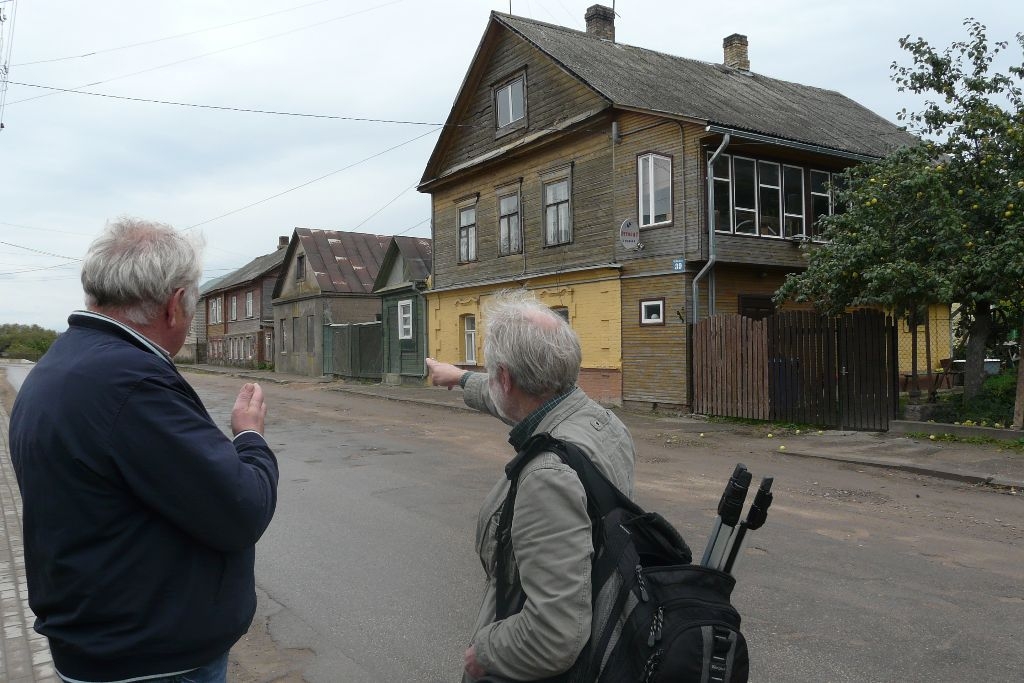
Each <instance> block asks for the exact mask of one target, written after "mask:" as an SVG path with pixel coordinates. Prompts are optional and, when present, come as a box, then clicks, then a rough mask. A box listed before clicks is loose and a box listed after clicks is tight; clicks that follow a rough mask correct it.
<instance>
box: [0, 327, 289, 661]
mask: <svg viewBox="0 0 1024 683" xmlns="http://www.w3.org/2000/svg"><path fill="white" fill-rule="evenodd" d="M68 324H69V325H70V327H69V329H68V331H67V332H65V333H64V334H62V335H60V337H58V339H57V340H56V342H54V344H53V346H51V347H50V350H49V351H48V352H47V353H46V355H45V356H43V358H42V359H41V360H40V362H39V364H38V365H36V366H35V368H33V369H32V371H31V372H30V373H29V375H28V377H27V378H26V379H25V382H24V385H23V386H22V388H21V391H20V392H19V393H18V397H17V400H16V401H15V403H14V408H13V410H12V412H11V428H10V450H11V459H12V460H13V462H14V468H15V472H16V473H17V477H18V485H19V487H20V488H21V495H22V499H23V505H24V508H23V524H24V544H25V568H26V573H27V578H28V591H29V605H30V606H31V608H32V610H33V612H35V614H36V617H37V619H36V630H37V631H39V632H40V633H42V634H44V635H45V636H47V638H49V641H50V649H51V652H52V653H53V661H54V664H55V665H56V667H57V670H58V671H59V672H60V673H61V674H63V675H65V676H67V677H69V678H75V679H79V680H86V681H114V680H122V679H125V678H131V677H136V676H145V675H152V674H160V673H170V672H177V671H182V670H187V669H190V668H195V667H197V666H201V665H203V664H205V663H207V662H209V661H210V660H212V659H214V658H215V657H217V656H218V655H220V654H222V653H224V652H226V651H227V650H228V649H229V648H230V647H231V646H232V645H233V644H234V643H235V642H236V641H237V640H238V639H239V638H240V637H241V636H242V635H243V634H244V633H245V632H246V630H247V629H248V627H249V624H250V622H251V621H252V617H253V614H254V612H255V609H256V592H255V583H254V577H253V562H254V558H255V544H256V541H257V540H258V539H259V538H260V536H261V535H262V534H263V531H264V530H265V529H266V528H267V525H268V524H269V523H270V519H271V517H272V516H273V514H274V508H275V506H276V504H277V480H278V470H277V461H276V459H275V458H274V454H273V453H272V452H271V450H270V447H269V446H268V445H267V443H266V441H264V439H263V437H261V436H260V435H259V434H256V433H255V432H246V433H243V434H240V435H239V436H238V437H236V438H235V440H234V442H232V441H231V440H230V439H229V438H228V437H227V436H225V435H224V433H223V432H222V431H221V430H220V429H219V428H218V427H217V425H216V424H215V423H214V422H213V420H212V419H211V418H210V415H209V414H208V413H207V412H206V408H204V407H203V404H202V402H201V401H200V400H199V397H198V396H197V395H196V393H195V391H193V389H192V387H191V386H189V384H188V383H187V382H186V381H185V380H184V379H183V378H182V377H181V375H180V374H178V371H177V370H176V369H175V367H174V366H173V364H172V363H171V362H170V359H169V358H168V357H167V356H166V355H165V354H163V353H162V352H161V351H159V350H158V349H157V348H155V347H153V346H152V345H151V344H150V343H148V342H147V340H145V339H144V338H142V337H140V336H138V335H135V334H134V333H132V332H131V331H130V330H127V329H126V328H123V327H121V326H120V325H118V324H116V323H114V322H113V321H110V320H109V319H106V318H103V317H101V316H96V315H94V314H91V313H76V314H73V315H72V316H71V317H70V318H69V319H68Z"/></svg>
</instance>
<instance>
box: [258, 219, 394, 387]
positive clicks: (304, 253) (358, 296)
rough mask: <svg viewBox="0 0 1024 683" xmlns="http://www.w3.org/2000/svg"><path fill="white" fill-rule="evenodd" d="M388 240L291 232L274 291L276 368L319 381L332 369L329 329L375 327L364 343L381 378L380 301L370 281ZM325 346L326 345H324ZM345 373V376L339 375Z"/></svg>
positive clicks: (303, 230) (348, 234)
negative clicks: (343, 326) (348, 326)
mask: <svg viewBox="0 0 1024 683" xmlns="http://www.w3.org/2000/svg"><path fill="white" fill-rule="evenodd" d="M391 239H392V238H391V236H390V235H369V234H365V233H359V232H342V231H337V230H314V229H311V228H295V231H294V232H293V233H292V236H291V240H290V241H289V243H288V248H287V250H286V252H285V255H284V265H283V268H282V270H281V275H280V277H279V278H278V280H277V284H276V286H275V287H274V291H273V316H274V320H275V322H276V328H275V331H276V334H275V336H276V348H275V352H274V369H275V371H277V372H288V373H294V374H300V375H309V376H313V377H318V376H321V375H325V374H332V373H333V372H334V370H335V363H334V358H335V352H336V351H338V349H335V348H333V346H332V345H333V340H334V335H333V334H332V333H331V329H330V328H331V327H332V326H342V325H354V324H369V325H376V326H377V329H376V330H375V334H376V335H377V336H376V337H375V338H374V340H373V341H372V343H371V342H370V341H366V342H365V343H364V347H365V348H364V351H365V350H369V352H370V355H371V356H372V358H371V361H374V362H375V363H376V370H375V372H373V373H370V374H371V375H374V374H375V375H376V376H377V377H379V375H380V337H379V335H380V332H379V324H380V313H381V305H380V297H379V296H377V295H376V294H374V293H373V285H374V281H375V280H376V278H377V274H378V273H379V272H380V267H381V263H382V262H383V260H384V254H385V251H386V250H387V247H388V244H389V243H390V242H391ZM325 342H326V343H325ZM341 374H347V373H344V372H343V373H341Z"/></svg>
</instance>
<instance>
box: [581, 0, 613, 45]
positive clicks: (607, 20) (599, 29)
mask: <svg viewBox="0 0 1024 683" xmlns="http://www.w3.org/2000/svg"><path fill="white" fill-rule="evenodd" d="M583 18H584V19H586V21H587V33H589V34H590V35H592V36H597V37H598V38H603V39H604V40H610V41H612V42H613V43H614V42H615V10H613V9H612V8H611V7H605V6H604V5H591V6H590V7H588V8H587V13H586V14H585V15H584V17H583Z"/></svg>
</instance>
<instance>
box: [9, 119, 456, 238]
mask: <svg viewBox="0 0 1024 683" xmlns="http://www.w3.org/2000/svg"><path fill="white" fill-rule="evenodd" d="M439 130H441V129H440V128H434V129H433V130H428V131H427V132H426V133H423V134H422V135H417V136H416V137H414V138H411V139H409V140H406V141H405V142H400V143H398V144H397V145H395V146H393V147H388V148H387V149H385V150H383V151H380V152H377V153H376V154H371V155H370V156H368V157H366V158H365V159H360V160H359V161H356V162H353V163H351V164H349V165H348V166H345V167H344V168H339V169H338V170H336V171H331V172H330V173H325V174H324V175H322V176H319V177H317V178H313V179H312V180H307V181H306V182H304V183H300V184H299V185H296V186H295V187H290V188H288V189H287V190H284V191H282V192H278V193H277V194H273V195H270V196H269V197H264V198H263V199H260V200H259V201H256V202H253V203H251V204H246V205H245V206H242V207H239V208H237V209H233V210H231V211H228V212H227V213H222V214H221V215H219V216H214V217H213V218H209V219H207V220H205V221H202V222H200V223H196V224H195V225H190V226H188V227H187V228H185V231H188V230H192V229H194V228H198V227H199V226H201V225H206V224H207V223H212V222H214V221H217V220H220V219H221V218H226V217H227V216H231V215H233V214H236V213H239V212H240V211H245V210H246V209H251V208H252V207H254V206H258V205H259V204H263V203H264V202H269V201H270V200H271V199H277V198H278V197H281V196H282V195H286V194H288V193H289V192H294V191H295V190H298V189H301V188H303V187H306V186H307V185H312V184H313V183H316V182H319V181H321V180H323V179H324V178H330V177H331V176H332V175H337V174H338V173H341V172H342V171H347V170H348V169H350V168H353V167H355V166H358V165H359V164H362V163H365V162H367V161H370V160H371V159H376V158H377V157H379V156H381V155H384V154H387V153H388V152H391V151H393V150H396V149H398V148H399V147H404V146H405V145H408V144H410V143H412V142H416V141H417V140H419V139H420V138H425V137H426V136H428V135H431V134H433V133H436V132H437V131H439ZM0 244H2V243H0Z"/></svg>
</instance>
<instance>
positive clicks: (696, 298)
mask: <svg viewBox="0 0 1024 683" xmlns="http://www.w3.org/2000/svg"><path fill="white" fill-rule="evenodd" d="M730 138H731V136H730V134H729V133H726V134H725V137H724V138H722V144H720V145H719V146H718V149H716V150H715V153H714V154H712V155H711V158H710V159H708V175H707V179H708V262H707V263H706V264H704V267H703V268H701V269H700V272H699V273H697V277H695V278H693V322H694V323H696V322H697V320H698V315H697V314H698V312H699V308H700V289H699V288H698V287H697V283H698V282H700V280H701V278H703V277H704V276H705V275H707V274H708V273H709V272H710V271H711V269H712V268H713V267H714V265H715V261H716V260H717V259H716V257H715V173H714V165H715V160H716V159H718V155H719V154H721V153H722V150H724V149H725V148H726V147H727V146H728V145H729V140H730ZM711 310H712V301H711V290H710V289H708V314H709V315H710V314H711Z"/></svg>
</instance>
